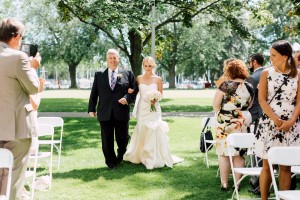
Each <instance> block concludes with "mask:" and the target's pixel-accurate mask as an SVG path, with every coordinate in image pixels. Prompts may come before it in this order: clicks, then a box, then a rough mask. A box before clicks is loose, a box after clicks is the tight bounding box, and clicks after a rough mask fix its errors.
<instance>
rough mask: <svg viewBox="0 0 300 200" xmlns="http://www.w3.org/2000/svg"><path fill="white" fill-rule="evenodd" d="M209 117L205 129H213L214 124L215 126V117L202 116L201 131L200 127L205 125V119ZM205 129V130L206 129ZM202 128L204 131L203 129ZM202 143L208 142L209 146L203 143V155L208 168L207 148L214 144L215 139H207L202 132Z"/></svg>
mask: <svg viewBox="0 0 300 200" xmlns="http://www.w3.org/2000/svg"><path fill="white" fill-rule="evenodd" d="M208 118H209V121H208V123H207V126H206V129H211V130H212V129H213V128H214V126H215V118H214V117H203V118H202V128H201V131H202V129H203V128H204V126H205V123H206V121H207V119H208ZM206 129H205V130H206ZM205 130H204V131H205ZM203 138H204V144H206V143H209V146H206V145H204V147H205V157H204V162H205V163H206V167H207V168H209V163H208V151H209V149H210V148H211V147H212V146H213V145H214V144H216V140H207V139H206V138H205V134H204V137H203Z"/></svg>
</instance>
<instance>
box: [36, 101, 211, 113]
mask: <svg viewBox="0 0 300 200" xmlns="http://www.w3.org/2000/svg"><path fill="white" fill-rule="evenodd" d="M160 105H161V107H162V110H163V112H211V111H213V108H212V99H211V98H176V99H163V100H162V101H161V102H160ZM132 107H133V106H131V109H132ZM87 109H88V99H63V98H53V99H52V98H51V99H50V98H49V99H43V100H42V101H41V105H40V107H39V112H87Z"/></svg>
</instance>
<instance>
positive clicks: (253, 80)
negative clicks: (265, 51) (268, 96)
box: [247, 67, 264, 122]
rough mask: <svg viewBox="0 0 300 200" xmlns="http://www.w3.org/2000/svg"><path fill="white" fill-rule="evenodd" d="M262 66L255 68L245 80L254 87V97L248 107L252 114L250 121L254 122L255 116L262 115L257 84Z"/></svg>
mask: <svg viewBox="0 0 300 200" xmlns="http://www.w3.org/2000/svg"><path fill="white" fill-rule="evenodd" d="M263 69H264V68H263V67H261V68H259V69H257V70H256V71H255V72H253V74H252V75H251V76H250V77H249V78H248V79H247V82H249V83H251V84H252V86H253V89H254V93H255V97H254V101H253V104H252V106H251V108H250V109H249V111H250V113H251V115H252V121H253V122H254V121H255V120H256V119H257V118H259V117H261V116H262V110H261V107H260V105H259V103H258V89H257V85H258V83H259V79H260V74H261V72H262V71H263Z"/></svg>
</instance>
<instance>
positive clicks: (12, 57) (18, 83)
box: [0, 42, 39, 141]
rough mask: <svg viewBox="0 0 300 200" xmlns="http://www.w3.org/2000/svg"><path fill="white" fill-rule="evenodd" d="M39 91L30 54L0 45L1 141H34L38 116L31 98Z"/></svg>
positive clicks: (4, 44) (0, 43)
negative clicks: (30, 107)
mask: <svg viewBox="0 0 300 200" xmlns="http://www.w3.org/2000/svg"><path fill="white" fill-rule="evenodd" d="M38 88H39V79H38V76H37V73H36V71H35V69H33V68H31V66H30V64H29V59H28V56H27V54H26V53H24V52H21V51H18V50H14V49H11V48H9V46H8V45H7V44H6V43H3V42H0V141H11V140H15V139H23V138H31V137H32V135H33V134H34V123H33V120H34V115H33V111H32V110H30V109H28V105H30V101H29V95H31V94H36V93H37V92H38ZM26 107H27V109H26Z"/></svg>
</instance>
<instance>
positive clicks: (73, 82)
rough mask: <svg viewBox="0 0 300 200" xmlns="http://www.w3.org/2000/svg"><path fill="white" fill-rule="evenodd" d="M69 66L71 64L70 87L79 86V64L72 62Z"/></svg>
mask: <svg viewBox="0 0 300 200" xmlns="http://www.w3.org/2000/svg"><path fill="white" fill-rule="evenodd" d="M68 66H69V73H70V79H71V86H70V88H77V83H76V67H77V65H76V64H74V63H72V64H68Z"/></svg>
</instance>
